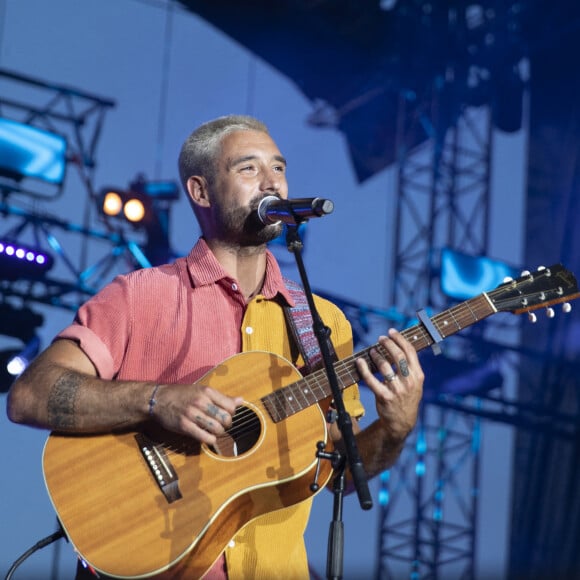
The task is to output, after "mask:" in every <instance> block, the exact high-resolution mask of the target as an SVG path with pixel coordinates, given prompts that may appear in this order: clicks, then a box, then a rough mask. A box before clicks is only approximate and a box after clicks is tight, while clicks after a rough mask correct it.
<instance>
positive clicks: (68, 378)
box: [47, 371, 82, 430]
mask: <svg viewBox="0 0 580 580" xmlns="http://www.w3.org/2000/svg"><path fill="white" fill-rule="evenodd" d="M81 381H82V378H81V377H79V376H78V375H77V374H76V373H74V372H71V371H66V372H64V373H63V374H62V375H61V376H60V377H59V378H58V379H57V381H56V382H55V383H54V385H53V387H52V390H51V392H50V395H49V397H48V404H47V412H48V420H49V423H50V424H51V425H52V426H53V427H54V428H55V429H57V430H58V429H72V428H73V427H75V426H76V417H75V400H76V397H77V393H78V390H79V387H80V385H81Z"/></svg>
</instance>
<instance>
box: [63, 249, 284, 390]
mask: <svg viewBox="0 0 580 580" xmlns="http://www.w3.org/2000/svg"><path fill="white" fill-rule="evenodd" d="M261 295H262V296H263V297H264V298H266V299H272V300H276V301H277V302H279V303H280V304H281V305H286V304H288V305H290V306H294V303H293V301H292V298H291V296H290V294H289V292H288V290H287V289H286V287H285V285H284V282H283V278H282V274H281V272H280V268H279V266H278V264H277V262H276V260H275V258H274V256H273V255H272V254H271V253H270V252H267V267H266V278H265V280H264V285H263V288H262V291H261ZM245 310H246V304H245V301H244V297H243V295H242V293H241V291H240V289H239V288H238V284H237V281H236V280H234V279H233V278H231V277H230V276H229V275H228V274H227V273H226V272H225V270H224V269H223V268H222V266H221V265H220V264H219V262H218V261H217V260H216V259H215V257H214V255H213V254H212V253H211V251H210V250H209V248H208V246H207V244H206V243H205V241H204V240H203V239H200V240H199V241H198V243H197V244H196V245H195V246H194V248H193V249H192V250H191V252H190V253H189V255H188V256H187V257H185V258H179V259H177V260H176V261H175V262H174V263H173V264H170V265H164V266H160V267H158V268H147V269H143V270H137V271H135V272H132V273H130V274H128V275H124V276H118V277H117V278H115V280H114V281H113V282H112V283H111V284H109V285H108V286H106V287H105V288H104V289H103V290H102V291H101V292H99V294H97V295H96V296H94V297H93V298H91V299H90V300H89V301H88V302H86V303H85V304H84V305H83V306H81V308H80V309H79V311H78V313H77V316H76V318H75V321H74V323H73V324H72V325H71V326H69V327H68V328H66V329H64V330H63V331H62V332H61V333H60V334H59V335H58V337H57V338H69V339H72V340H75V341H77V342H78V343H79V344H80V346H81V348H82V349H83V351H84V352H85V353H86V354H87V356H88V357H89V358H90V359H91V361H92V362H93V364H94V365H95V368H96V369H97V373H98V375H99V376H100V377H101V378H103V379H112V378H115V379H119V380H143V381H154V382H161V383H181V384H185V383H192V382H194V381H195V380H196V379H198V378H199V377H201V376H202V375H204V374H205V373H206V372H207V371H209V370H211V369H212V368H213V367H214V366H216V365H217V364H218V363H220V362H222V361H223V360H224V359H225V358H227V357H229V356H232V355H233V354H237V353H239V352H241V351H242V336H241V331H240V329H241V325H242V320H243V317H244V312H245Z"/></svg>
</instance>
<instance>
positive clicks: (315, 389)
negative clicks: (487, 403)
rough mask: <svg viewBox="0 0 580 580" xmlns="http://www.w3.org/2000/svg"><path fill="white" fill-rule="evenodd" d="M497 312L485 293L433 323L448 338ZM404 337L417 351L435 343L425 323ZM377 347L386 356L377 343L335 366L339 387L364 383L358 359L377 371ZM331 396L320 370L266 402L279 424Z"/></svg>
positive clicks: (440, 333) (275, 394) (273, 417)
mask: <svg viewBox="0 0 580 580" xmlns="http://www.w3.org/2000/svg"><path fill="white" fill-rule="evenodd" d="M495 312H496V309H495V308H494V306H493V304H492V303H491V301H490V300H489V298H488V296H487V294H485V293H484V294H481V295H479V296H477V297H475V298H471V299H470V300H467V301H466V302H462V303H461V304H458V305H457V306H454V307H452V308H449V309H448V310H445V311H443V312H441V313H440V314H437V315H436V316H434V317H433V318H431V319H430V320H431V322H432V323H433V326H434V327H435V329H436V330H437V332H438V333H439V335H440V336H441V338H446V337H448V336H451V335H452V334H455V333H457V332H459V331H460V330H463V329H464V328H467V327H468V326H471V325H472V324H475V323H476V322H479V321H480V320H483V319H484V318H487V317H488V316H490V315H492V314H494V313H495ZM402 334H403V336H404V337H405V338H406V339H407V340H408V341H409V342H410V343H411V344H412V345H413V346H414V347H415V350H416V351H417V352H418V351H420V350H423V349H424V348H426V347H428V346H430V345H432V344H434V342H435V340H434V338H433V337H432V336H431V334H430V333H429V331H428V330H427V329H426V328H425V326H424V325H423V324H421V323H420V324H416V325H415V326H411V327H409V328H407V329H405V330H403V332H402ZM373 348H375V349H377V350H378V351H379V352H380V353H381V354H385V352H384V350H383V348H382V347H381V345H380V344H378V343H377V344H374V345H372V346H369V347H367V348H366V349H364V350H362V351H360V352H358V353H356V354H354V355H352V356H350V357H348V358H345V359H344V360H341V361H338V362H336V363H335V364H334V370H335V372H336V376H337V380H338V385H339V387H340V389H341V390H344V389H346V388H347V387H349V386H350V385H353V384H354V383H356V382H358V381H359V380H360V375H359V373H358V370H357V368H356V364H355V362H356V360H357V359H359V358H363V359H365V360H366V361H367V363H368V364H369V365H370V367H371V368H374V365H373V364H372V360H371V358H370V351H371V349H373ZM330 396H331V388H330V384H329V382H328V377H327V375H326V371H325V369H320V370H317V371H315V372H313V373H311V374H310V375H308V376H306V377H304V378H303V379H300V380H299V381H296V382H295V383H292V384H290V385H287V386H285V387H283V388H281V389H278V390H277V391H275V392H273V393H270V394H269V395H266V396H265V397H263V398H262V403H263V404H264V406H265V407H266V409H267V410H268V413H270V416H271V417H272V420H273V421H274V422H275V423H278V422H279V421H282V420H284V419H286V418H287V417H290V416H291V415H294V414H295V413H298V412H300V411H302V410H303V409H306V408H307V407H310V406H311V405H314V404H315V403H318V402H319V401H322V400H324V399H326V398H327V397H330Z"/></svg>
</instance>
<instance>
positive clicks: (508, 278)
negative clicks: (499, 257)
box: [503, 276, 514, 284]
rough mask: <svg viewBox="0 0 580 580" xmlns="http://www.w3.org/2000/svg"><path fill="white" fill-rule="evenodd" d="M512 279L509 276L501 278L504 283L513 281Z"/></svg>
mask: <svg viewBox="0 0 580 580" xmlns="http://www.w3.org/2000/svg"><path fill="white" fill-rule="evenodd" d="M513 281H514V279H513V278H512V277H511V276H506V277H505V278H504V279H503V283H504V284H509V283H510V282H513Z"/></svg>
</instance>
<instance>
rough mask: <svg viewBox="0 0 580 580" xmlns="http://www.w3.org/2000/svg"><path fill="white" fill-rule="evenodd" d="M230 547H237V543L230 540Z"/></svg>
mask: <svg viewBox="0 0 580 580" xmlns="http://www.w3.org/2000/svg"><path fill="white" fill-rule="evenodd" d="M228 547H229V548H235V547H236V543H235V542H234V540H230V543H229V544H228Z"/></svg>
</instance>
